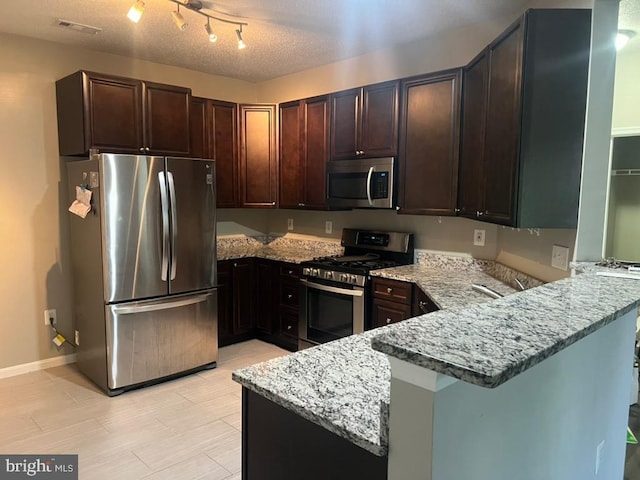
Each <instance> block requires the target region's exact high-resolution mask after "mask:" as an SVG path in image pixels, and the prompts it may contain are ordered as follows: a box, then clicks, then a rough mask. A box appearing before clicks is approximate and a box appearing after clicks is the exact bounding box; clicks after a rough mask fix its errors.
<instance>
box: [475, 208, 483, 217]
mask: <svg viewBox="0 0 640 480" xmlns="http://www.w3.org/2000/svg"><path fill="white" fill-rule="evenodd" d="M482 215H484V212H481V211H480V210H478V211H476V216H478V217H481V216H482Z"/></svg>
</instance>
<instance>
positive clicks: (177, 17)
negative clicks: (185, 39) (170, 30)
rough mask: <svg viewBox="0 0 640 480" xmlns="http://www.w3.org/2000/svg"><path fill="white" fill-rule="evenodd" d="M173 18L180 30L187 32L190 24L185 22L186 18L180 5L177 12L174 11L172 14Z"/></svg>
mask: <svg viewBox="0 0 640 480" xmlns="http://www.w3.org/2000/svg"><path fill="white" fill-rule="evenodd" d="M171 16H172V17H173V21H174V23H175V24H176V26H177V27H178V28H179V29H180V30H186V29H187V27H188V26H189V24H188V23H187V22H185V21H184V17H183V16H182V14H181V13H180V4H178V9H177V10H174V11H173V12H171Z"/></svg>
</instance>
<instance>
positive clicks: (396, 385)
mask: <svg viewBox="0 0 640 480" xmlns="http://www.w3.org/2000/svg"><path fill="white" fill-rule="evenodd" d="M400 268H401V269H407V268H408V267H400ZM448 273H449V272H448ZM388 274H390V275H391V274H392V272H391V273H388ZM464 275H468V273H467V272H461V271H460V270H459V269H455V270H452V271H451V272H450V273H449V274H448V275H445V276H443V277H445V278H446V277H447V276H448V277H450V278H453V277H456V276H464ZM443 281H446V280H443ZM456 288H459V287H456ZM469 290H470V289H469ZM427 293H429V292H427ZM445 298H446V299H449V300H450V303H442V304H441V307H442V308H443V309H444V310H443V311H440V312H435V313H431V314H428V315H423V316H420V317H417V318H414V319H412V320H408V321H405V322H401V323H399V324H395V325H390V326H388V327H382V328H379V329H376V330H372V331H368V332H365V333H364V334H361V335H354V336H352V337H348V338H345V339H342V340H338V341H335V342H331V343H328V344H325V345H321V346H318V347H316V348H312V349H308V350H304V351H302V352H298V353H296V354H293V355H291V356H287V357H282V358H279V359H274V360H271V361H269V362H265V363H263V364H259V365H256V366H252V367H249V368H246V369H242V370H239V371H236V372H234V376H233V378H234V379H235V380H236V381H238V382H239V383H241V384H242V385H243V387H244V388H243V400H244V403H243V416H244V422H245V424H244V427H243V436H244V441H243V449H244V451H243V468H244V469H245V470H244V471H245V472H246V473H245V474H246V477H245V478H247V479H251V478H257V477H254V476H253V474H252V472H254V471H255V470H254V469H259V470H260V472H261V474H260V478H287V477H286V476H280V477H279V476H278V475H282V473H283V472H287V471H288V472H292V471H295V465H296V461H297V460H300V458H296V457H295V455H296V454H297V450H289V451H287V450H282V451H280V453H279V455H277V456H272V457H271V458H269V457H266V456H265V455H264V454H263V453H256V450H252V449H251V446H252V445H253V443H252V442H255V441H256V438H262V439H263V440H264V439H265V438H271V444H272V445H276V446H282V445H288V448H290V449H292V448H293V447H294V446H295V445H300V448H302V449H304V448H305V447H304V445H305V442H306V441H307V440H309V439H305V438H291V437H290V438H285V439H282V438H279V437H280V436H281V435H283V434H284V433H283V432H284V430H282V431H281V430H272V431H270V432H262V433H260V432H259V431H258V430H259V428H258V425H257V424H256V417H255V415H254V414H253V412H252V410H251V404H252V402H254V401H255V402H257V403H256V404H257V405H258V406H259V407H265V406H266V408H265V409H262V410H260V411H261V412H262V414H263V415H264V416H263V418H264V419H267V418H270V419H273V418H275V417H274V416H275V415H280V414H282V413H283V412H285V414H290V415H291V416H295V417H301V418H303V419H305V420H307V421H308V422H307V423H310V424H312V425H313V426H314V427H316V426H318V425H319V426H321V427H323V429H326V430H328V431H330V432H331V433H332V434H333V435H334V437H335V438H336V439H340V440H343V439H345V440H347V441H348V443H349V444H350V445H352V446H353V445H355V446H357V448H358V449H360V450H364V451H365V453H367V454H369V457H367V458H368V461H369V462H368V463H369V464H370V466H371V469H372V471H374V472H375V474H372V476H371V477H370V478H387V468H389V474H390V477H389V478H434V479H435V478H465V477H464V476H462V477H460V476H459V475H458V473H459V472H466V473H465V474H468V472H470V471H474V469H476V473H477V476H475V475H474V478H515V477H512V476H511V477H509V472H511V473H512V470H509V469H513V468H517V467H518V465H519V466H520V468H523V469H524V470H521V471H520V473H521V475H523V476H521V477H518V478H531V479H534V478H584V476H583V477H579V476H565V477H563V476H561V475H560V476H558V472H569V471H571V469H574V471H576V472H578V471H579V472H582V473H584V472H585V471H589V472H592V471H593V464H592V462H591V460H592V457H594V456H595V452H596V448H597V447H598V445H600V444H601V443H603V444H605V445H607V447H606V450H604V453H602V452H600V453H601V454H602V462H603V463H602V465H601V467H602V468H603V469H606V470H605V471H606V472H615V471H616V470H615V469H616V464H619V465H620V468H622V465H623V463H624V441H623V439H622V437H620V439H618V438H617V436H616V433H617V431H618V430H619V429H620V428H622V427H623V426H624V425H626V417H625V416H624V414H625V412H626V408H627V405H626V398H627V396H628V392H626V393H627V395H622V392H621V391H620V389H621V388H624V387H625V386H627V385H628V382H625V381H624V379H625V378H626V377H628V376H629V375H631V358H632V349H633V345H632V343H633V338H634V331H635V328H634V325H635V316H636V311H635V310H636V308H637V306H638V303H639V299H640V282H634V281H630V280H625V279H618V278H605V277H600V276H596V275H594V274H582V275H578V276H576V277H572V278H567V279H564V280H560V281H557V282H553V283H550V284H547V285H543V286H540V287H537V288H532V289H529V290H527V291H524V292H520V293H517V294H514V295H511V296H507V297H505V298H502V299H499V300H491V299H488V298H487V299H486V300H487V301H484V303H480V304H472V302H473V301H472V300H470V298H471V297H470V295H469V291H466V290H462V291H460V290H459V295H458V296H457V297H456V296H455V295H445V296H443V297H441V299H440V301H442V302H444V301H445V300H443V299H445ZM454 298H457V303H456V302H455V301H453V299H454ZM438 300H439V299H438V298H434V301H436V302H437V301H438ZM372 345H373V348H372ZM384 354H388V355H389V357H390V358H391V368H390V366H389V365H390V364H389V360H387V356H386V355H384ZM627 370H628V371H627ZM398 372H399V373H398ZM392 374H393V379H391V377H392ZM398 374H399V375H400V377H399V378H396V377H397V375H398ZM627 374H628V375H627ZM409 380H410V381H409ZM412 382H413V383H412ZM416 383H417V384H418V385H416ZM428 384H431V390H429V389H428V388H427V387H425V385H428ZM390 385H391V387H390ZM411 399H414V400H415V399H419V400H420V402H419V403H418V404H417V405H416V403H415V402H414V403H412V400H411ZM465 399H469V400H473V401H472V402H471V404H469V403H465ZM531 399H534V401H536V402H538V404H536V405H533V406H532V405H531ZM446 405H451V406H452V407H451V408H452V409H453V410H451V409H449V410H447V409H446V408H445V407H446ZM397 407H400V408H401V409H403V410H404V413H395V412H398V409H397ZM523 407H526V408H527V409H529V410H528V411H526V412H521V411H520V410H519V409H520V408H523ZM623 407H624V408H623ZM456 408H457V409H458V410H456ZM594 408H597V409H599V410H594V411H591V412H589V413H587V411H585V409H594ZM416 409H418V410H416ZM483 409H485V410H483ZM496 409H497V410H496ZM390 411H391V415H390V413H389V412H390ZM443 412H444V413H443ZM443 415H444V416H443ZM456 417H459V418H461V419H465V420H464V421H468V423H467V424H466V425H467V426H465V424H464V421H463V423H462V424H460V422H458V423H456ZM283 418H285V417H283ZM425 418H426V419H429V422H431V420H430V419H433V423H432V424H430V425H431V426H430V428H431V430H429V429H428V428H427V427H429V425H424V423H425V422H424V419H425ZM523 419H524V420H523ZM527 419H528V420H527ZM396 420H397V421H400V422H404V423H403V426H404V427H405V428H404V429H403V430H404V431H403V432H402V433H400V437H397V436H396V433H398V432H399V430H397V429H395V428H394V421H396ZM521 420H522V421H521ZM443 421H444V422H445V423H441V422H443ZM389 422H391V427H390V425H389ZM411 422H413V425H414V426H415V428H413V431H412V428H409V429H408V432H409V435H411V434H415V436H414V437H412V440H413V448H405V447H406V443H404V442H406V438H402V435H404V434H407V428H406V427H407V425H408V424H410V423H411ZM429 422H427V423H429ZM447 422H449V423H447ZM587 424H588V426H587ZM519 425H525V426H526V428H531V430H525V431H520V430H518V426H519ZM282 426H283V427H285V426H286V425H282ZM423 426H424V427H425V428H424V429H422V427H423ZM448 426H450V427H451V428H448ZM409 427H411V425H409ZM474 430H475V432H476V433H474ZM536 430H537V431H536ZM478 432H479V433H480V434H481V436H480V437H478V436H477V433H478ZM267 433H268V434H269V435H270V437H267V436H264V437H261V435H267ZM252 435H255V436H256V438H252ZM482 435H484V436H485V437H484V438H487V439H489V441H482V438H483V437H482ZM465 438H466V439H468V441H467V440H465ZM596 438H597V439H598V440H597V441H596V440H595V439H596ZM456 441H457V442H459V443H458V445H465V446H470V448H469V451H468V453H469V459H470V460H468V461H460V459H459V457H458V456H457V454H456V455H452V454H451V453H446V452H447V450H446V449H447V448H451V447H452V446H453V445H456V443H455V442H456ZM566 441H568V442H569V443H568V446H564V447H562V442H565V443H566ZM395 442H397V443H395ZM447 442H448V443H447ZM469 442H473V443H472V444H470V443H469ZM594 442H595V443H594ZM410 443H411V442H410ZM592 443H593V445H592ZM340 445H341V446H343V444H340ZM394 445H396V447H394ZM400 445H401V446H402V448H398V446H400ZM551 445H552V446H553V448H551V447H550V446H551ZM591 447H593V449H591ZM599 448H600V449H601V450H602V449H603V448H604V447H599ZM268 451H269V452H270V453H271V454H273V453H274V449H271V448H270V449H268ZM455 451H457V452H460V450H459V449H455ZM527 451H529V452H531V453H530V454H527V453H526V452H527ZM263 452H264V450H263ZM403 452H404V453H405V455H402V453H403ZM465 452H467V450H466V449H465ZM504 452H507V453H504ZM620 452H622V453H621V454H620ZM398 454H401V455H400V457H399V459H400V460H401V463H402V466H403V467H404V468H405V469H407V470H405V471H404V472H403V471H402V470H398V465H397V460H398V458H396V457H397V455H398ZM503 454H504V455H507V454H509V455H511V454H513V455H514V456H513V457H512V458H511V459H510V461H506V460H505V459H504V458H503ZM432 455H433V456H432ZM374 457H377V458H378V459H381V460H376V458H374ZM454 457H455V458H454ZM323 458H324V457H323ZM492 458H495V459H497V462H498V463H497V464H496V462H494V461H493V460H492ZM587 460H588V461H587ZM536 462H537V465H538V467H536V469H533V468H532V465H533V464H534V463H536ZM319 463H320V465H316V466H314V468H313V470H314V471H317V472H319V473H318V475H321V474H326V473H327V472H331V474H335V473H337V472H343V471H344V470H342V467H344V465H336V464H334V463H333V462H326V461H324V460H323V461H322V462H319ZM387 464H388V465H387ZM496 465H499V466H500V468H505V471H503V472H501V473H497V476H495V475H496V472H497V470H496V468H498V467H496ZM580 465H582V466H580ZM332 466H333V467H335V468H338V470H331V467H332ZM599 466H600V465H599ZM413 467H416V469H417V470H418V471H422V472H424V468H428V471H429V472H431V473H432V474H433V477H432V476H431V473H429V476H416V473H415V472H416V470H412V468H413ZM292 468H293V470H292ZM363 468H364V467H363ZM327 469H328V470H327ZM394 469H395V470H394ZM456 469H457V470H456ZM527 469H530V472H531V473H529V470H527ZM447 471H454V472H458V473H456V474H454V475H453V476H447V474H446V472H447ZM545 472H546V473H545ZM491 474H494V476H493V477H491V476H490V475H491ZM503 474H504V475H506V476H503ZM271 475H273V476H271ZM398 475H402V476H398ZM424 475H427V473H424ZM528 475H533V476H528ZM535 475H538V476H535ZM573 475H575V474H573ZM605 475H606V474H605ZM294 477H295V474H294ZM292 478H293V477H292ZM308 478H321V476H318V477H313V476H312V477H308ZM332 478H339V477H332ZM344 478H347V477H344ZM468 478H470V477H468ZM603 478H605V477H603ZM607 478H610V477H607Z"/></svg>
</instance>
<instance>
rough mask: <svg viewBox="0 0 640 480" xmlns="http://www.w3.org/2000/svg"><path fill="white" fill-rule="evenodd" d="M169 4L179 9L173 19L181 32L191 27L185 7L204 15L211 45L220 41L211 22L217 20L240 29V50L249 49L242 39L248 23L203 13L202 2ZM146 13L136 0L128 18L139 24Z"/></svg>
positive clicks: (179, 0) (174, 0) (183, 0)
mask: <svg viewBox="0 0 640 480" xmlns="http://www.w3.org/2000/svg"><path fill="white" fill-rule="evenodd" d="M168 1H169V2H172V3H175V4H176V5H177V6H178V7H177V9H176V10H174V11H172V12H171V17H172V18H173V21H174V22H175V24H176V26H177V27H178V28H179V29H180V30H186V29H187V27H188V26H189V25H188V23H187V22H186V21H185V19H184V17H183V16H182V14H181V13H180V7H181V6H182V7H185V8H186V9H187V10H190V11H192V12H194V13H197V14H198V15H202V16H203V17H206V18H207V23H206V24H205V26H204V29H205V31H206V32H207V35H208V36H209V41H210V42H211V43H215V42H216V41H217V40H218V36H217V35H216V34H215V33H214V31H213V28H212V27H211V20H217V21H218V22H222V23H228V24H231V25H235V26H236V27H238V28H237V29H236V37H237V39H238V50H242V49H243V48H246V47H247V44H246V43H244V40H243V39H242V27H243V26H245V25H248V24H247V23H246V22H237V21H234V20H228V19H226V18H222V17H218V16H217V15H211V14H209V13H205V12H203V11H202V8H203V4H202V1H201V0H168ZM143 12H144V2H143V1H142V0H136V2H135V3H134V4H133V5H132V6H131V8H130V9H129V13H127V17H129V19H130V20H131V21H132V22H134V23H138V22H139V21H140V18H141V17H142V14H143Z"/></svg>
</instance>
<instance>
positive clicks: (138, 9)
mask: <svg viewBox="0 0 640 480" xmlns="http://www.w3.org/2000/svg"><path fill="white" fill-rule="evenodd" d="M143 13H144V2H143V1H142V0H137V1H136V3H134V4H133V5H131V8H130V9H129V12H128V13H127V17H129V20H131V21H132V22H133V23H138V22H139V21H140V19H141V18H142V14H143Z"/></svg>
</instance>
